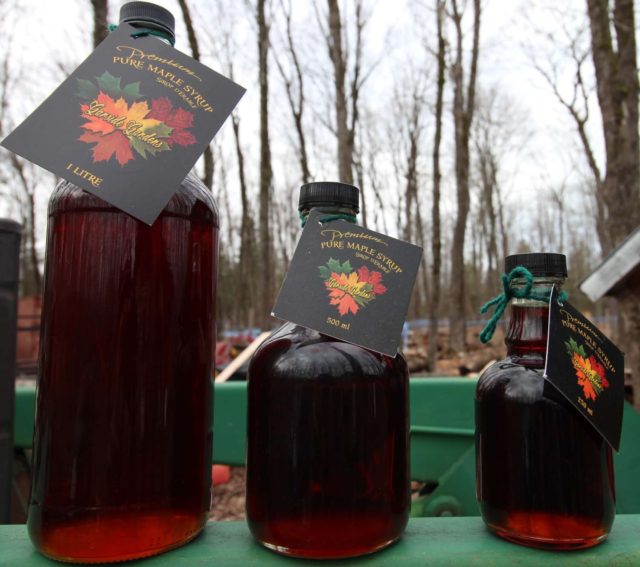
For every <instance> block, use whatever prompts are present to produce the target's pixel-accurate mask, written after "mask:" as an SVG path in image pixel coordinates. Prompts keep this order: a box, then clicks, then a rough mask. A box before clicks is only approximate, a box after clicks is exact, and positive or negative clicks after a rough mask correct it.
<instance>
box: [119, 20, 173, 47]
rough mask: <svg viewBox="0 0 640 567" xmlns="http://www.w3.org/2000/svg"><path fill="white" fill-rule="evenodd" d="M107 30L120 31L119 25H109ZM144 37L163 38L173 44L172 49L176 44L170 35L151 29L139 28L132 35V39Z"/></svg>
mask: <svg viewBox="0 0 640 567" xmlns="http://www.w3.org/2000/svg"><path fill="white" fill-rule="evenodd" d="M107 29H108V30H109V31H110V32H113V31H116V30H117V29H118V24H109V25H108V26H107ZM143 35H155V36H156V37H161V38H162V39H166V40H167V41H168V42H169V43H170V44H171V46H172V47H173V45H174V44H175V42H174V41H173V40H172V39H171V37H170V36H169V34H167V33H163V32H161V31H158V30H154V29H151V28H137V31H136V32H135V33H132V34H131V37H142V36H143Z"/></svg>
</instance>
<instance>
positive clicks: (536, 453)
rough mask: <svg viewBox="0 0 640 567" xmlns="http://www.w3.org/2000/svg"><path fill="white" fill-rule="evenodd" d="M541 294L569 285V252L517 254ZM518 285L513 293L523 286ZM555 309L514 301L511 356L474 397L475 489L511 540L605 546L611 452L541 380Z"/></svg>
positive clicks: (508, 265)
mask: <svg viewBox="0 0 640 567" xmlns="http://www.w3.org/2000/svg"><path fill="white" fill-rule="evenodd" d="M516 266H523V267H524V268H526V269H527V270H529V271H530V272H531V274H532V275H533V288H532V290H533V291H537V292H549V291H550V289H551V287H552V286H553V285H554V284H555V285H556V286H558V287H559V286H561V285H562V283H563V282H564V280H565V279H566V277H567V267H566V258H565V256H564V255H562V254H540V253H538V254H516V255H513V256H508V257H507V258H506V259H505V272H506V273H507V274H508V273H509V272H511V270H512V269H514V268H515V267H516ZM525 283H526V282H525V279H524V278H522V279H520V278H517V279H514V280H513V281H512V283H511V285H512V286H516V287H518V286H524V285H525ZM548 319H549V306H548V303H546V302H542V301H537V300H533V299H514V300H513V302H512V308H511V319H510V322H509V328H508V331H507V336H506V339H505V343H506V345H507V357H506V358H505V359H504V360H501V361H500V362H496V363H495V364H493V365H492V366H490V367H489V368H488V369H487V370H486V371H485V372H484V373H483V374H482V376H480V378H479V380H478V386H477V389H476V490H477V498H478V501H479V503H480V508H481V511H482V518H483V520H484V522H485V523H486V525H487V526H488V528H489V529H490V530H491V531H493V532H494V533H495V534H497V535H498V536H500V537H502V538H504V539H507V540H509V541H512V542H515V543H519V544H522V545H527V546H530V547H538V548H545V549H556V550H562V549H579V548H584V547H590V546H593V545H596V544H598V543H600V542H602V541H604V540H605V539H606V537H607V535H608V534H609V531H610V530H611V525H612V523H613V519H614V515H615V491H614V478H613V460H612V452H611V448H610V447H609V445H608V444H607V443H606V441H605V440H604V439H603V438H602V437H601V436H600V434H599V433H598V432H597V431H596V430H595V429H594V428H593V427H592V426H591V425H590V424H589V423H588V422H587V420H586V419H585V418H584V417H583V416H582V415H580V414H579V412H578V411H577V410H576V409H575V408H574V407H573V406H571V404H570V403H569V402H568V401H567V400H566V399H565V398H564V397H563V396H562V394H560V392H558V391H557V390H556V389H555V387H554V386H552V385H551V384H549V383H547V382H546V380H544V378H543V369H544V365H545V355H546V348H547V329H548Z"/></svg>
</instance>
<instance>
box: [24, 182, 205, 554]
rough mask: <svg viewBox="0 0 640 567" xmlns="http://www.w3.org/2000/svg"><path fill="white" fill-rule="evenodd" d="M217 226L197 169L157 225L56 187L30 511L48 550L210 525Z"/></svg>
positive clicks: (186, 534) (175, 538) (136, 548)
mask: <svg viewBox="0 0 640 567" xmlns="http://www.w3.org/2000/svg"><path fill="white" fill-rule="evenodd" d="M217 223H218V219H217V213H216V212H215V205H214V204H213V201H212V199H211V197H210V195H209V194H208V193H207V192H206V191H204V189H202V188H200V187H199V183H198V184H196V183H195V181H194V180H191V178H188V179H187V180H185V182H184V183H183V185H182V187H181V188H180V190H179V191H178V192H177V193H176V195H175V196H174V197H173V198H172V200H171V201H170V203H169V205H168V206H167V207H166V208H165V210H164V211H163V213H162V214H161V215H160V217H159V218H158V219H157V220H156V221H155V223H154V224H153V225H152V226H147V225H145V224H143V223H141V222H139V221H137V220H135V219H133V218H131V217H130V216H128V215H127V214H125V213H122V212H120V211H119V210H117V209H115V208H113V207H110V206H109V205H107V204H106V203H105V202H104V201H102V200H100V199H98V198H97V197H94V196H92V195H90V194H89V193H85V192H84V191H82V190H80V189H78V188H77V187H74V186H73V185H70V184H68V183H62V184H61V185H60V186H59V187H58V188H57V189H56V192H55V193H54V196H53V198H52V201H51V205H50V218H49V229H48V234H47V241H48V250H47V264H46V284H45V292H44V298H45V304H44V309H43V321H42V340H41V359H40V370H39V378H38V396H37V413H36V424H35V439H34V478H33V485H32V494H31V503H30V508H29V518H28V524H29V534H30V536H31V539H32V541H33V542H34V544H35V545H36V547H37V548H38V549H39V550H40V551H41V552H42V553H43V554H45V555H47V556H49V557H52V558H55V559H59V560H63V561H73V562H88V563H92V562H111V561H120V560H124V559H134V558H137V557H144V556H147V555H153V554H156V553H159V552H161V551H164V550H166V549H170V548H172V547H176V546H177V545H181V544H182V543H185V542H186V541H188V540H190V539H192V538H193V537H195V535H197V533H198V532H199V531H200V530H201V529H202V528H203V526H204V524H205V523H206V521H207V519H208V511H209V506H210V499H211V494H210V492H211V491H210V486H211V465H210V463H211V443H212V430H211V400H212V390H211V388H212V386H211V379H210V372H211V356H212V341H213V340H214V336H213V329H214V325H213V320H214V297H215V275H216V250H217V243H216V235H217Z"/></svg>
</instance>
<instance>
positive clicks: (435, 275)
mask: <svg viewBox="0 0 640 567" xmlns="http://www.w3.org/2000/svg"><path fill="white" fill-rule="evenodd" d="M445 9H446V4H445V0H436V10H435V16H436V29H437V38H438V48H437V50H436V61H437V69H438V70H437V79H436V104H435V129H434V133H433V150H432V164H433V171H432V175H433V197H432V203H431V258H432V259H431V300H430V301H429V351H428V365H429V370H431V371H432V372H435V371H436V369H437V364H438V307H439V305H440V283H441V282H440V277H441V276H440V272H441V263H442V240H441V236H440V231H441V227H440V183H441V178H442V173H441V170H440V146H441V142H442V111H443V97H444V85H445V71H446V47H447V46H446V41H445V36H444V18H445Z"/></svg>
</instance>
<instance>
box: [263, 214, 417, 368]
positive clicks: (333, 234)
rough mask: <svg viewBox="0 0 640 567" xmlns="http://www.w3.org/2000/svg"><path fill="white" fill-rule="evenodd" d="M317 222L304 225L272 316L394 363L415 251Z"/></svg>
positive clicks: (342, 224) (355, 229) (313, 218)
mask: <svg viewBox="0 0 640 567" xmlns="http://www.w3.org/2000/svg"><path fill="white" fill-rule="evenodd" d="M321 216H322V215H318V214H316V213H312V214H311V215H310V216H309V218H308V220H307V224H306V225H305V228H304V230H303V231H302V236H301V237H300V242H299V243H298V247H297V248H296V251H295V254H294V256H293V259H292V260H291V265H290V267H289V271H288V272H287V275H286V277H285V280H284V283H283V284H282V288H281V289H280V294H279V295H278V298H277V300H276V304H275V307H274V308H273V313H272V315H273V316H275V317H278V318H280V319H284V320H286V321H290V322H292V323H296V324H298V325H303V326H304V327H308V328H310V329H314V330H316V331H318V332H320V333H323V334H325V335H329V336H331V337H335V338H338V339H341V340H343V341H346V342H349V343H353V344H356V345H359V346H362V347H365V348H368V349H371V350H374V351H376V352H380V353H382V354H386V355H389V356H395V355H396V353H397V352H398V348H399V347H400V342H401V334H402V326H403V324H404V320H405V317H406V315H407V310H408V308H409V301H410V299H411V292H412V290H413V286H414V283H415V279H416V276H417V273H418V267H419V266H420V261H421V259H422V248H420V247H419V246H415V245H413V244H409V243H408V242H404V241H402V240H398V239H395V238H391V237H389V236H385V235H384V234H380V233H378V232H374V231H372V230H368V229H366V228H363V227H361V226H357V225H354V224H351V223H349V222H346V221H344V220H337V221H333V222H328V223H321V222H320V220H319V219H320V218H321Z"/></svg>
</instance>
